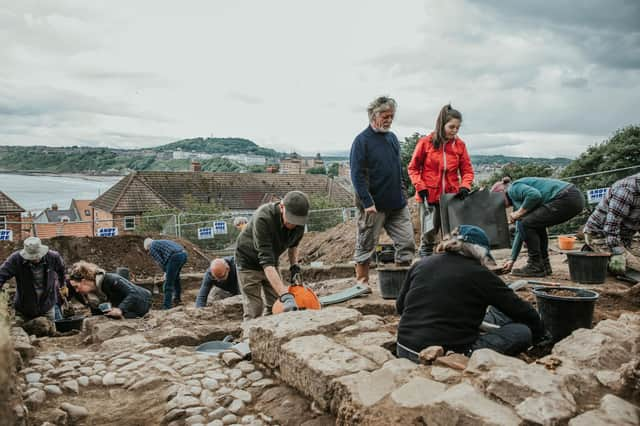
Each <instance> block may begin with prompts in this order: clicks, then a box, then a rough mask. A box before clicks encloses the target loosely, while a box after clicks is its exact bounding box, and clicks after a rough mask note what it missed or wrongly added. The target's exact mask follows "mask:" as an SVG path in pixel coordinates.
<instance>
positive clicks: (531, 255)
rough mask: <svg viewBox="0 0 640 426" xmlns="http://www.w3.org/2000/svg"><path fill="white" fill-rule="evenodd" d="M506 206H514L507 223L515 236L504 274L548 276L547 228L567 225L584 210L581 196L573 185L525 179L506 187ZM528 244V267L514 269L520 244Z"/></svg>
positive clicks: (557, 181)
mask: <svg viewBox="0 0 640 426" xmlns="http://www.w3.org/2000/svg"><path fill="white" fill-rule="evenodd" d="M505 196H506V203H507V205H508V206H513V209H514V211H513V212H512V213H511V214H510V216H509V222H511V223H515V225H516V234H515V237H514V241H513V246H512V249H511V258H510V259H509V260H508V261H507V262H506V263H505V264H504V265H503V267H502V268H503V270H504V272H510V271H511V273H512V274H513V275H516V276H520V277H544V276H546V275H551V273H552V270H551V263H550V262H549V237H548V235H547V227H548V226H553V225H558V224H560V223H563V222H566V221H567V220H569V219H571V218H572V217H574V216H576V215H577V214H578V213H580V212H581V211H582V209H583V208H584V196H583V195H582V192H580V190H579V189H578V188H576V187H575V185H573V184H571V183H568V182H563V181H561V180H558V179H548V178H537V177H525V178H521V179H518V180H516V181H515V182H513V183H512V184H511V185H507V186H506V192H505ZM523 241H524V242H526V243H527V250H528V259H527V264H526V265H525V266H523V267H522V268H514V269H513V270H512V269H511V268H512V267H513V264H514V262H515V261H516V259H517V258H518V255H519V254H520V249H521V248H522V242H523Z"/></svg>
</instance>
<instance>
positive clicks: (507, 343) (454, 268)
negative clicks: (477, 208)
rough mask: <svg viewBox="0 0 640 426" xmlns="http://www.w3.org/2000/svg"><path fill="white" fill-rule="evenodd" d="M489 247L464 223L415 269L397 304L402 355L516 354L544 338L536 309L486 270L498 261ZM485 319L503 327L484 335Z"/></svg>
mask: <svg viewBox="0 0 640 426" xmlns="http://www.w3.org/2000/svg"><path fill="white" fill-rule="evenodd" d="M489 247H490V246H489V238H488V237H487V235H486V233H485V232H484V231H483V230H482V229H481V228H479V227H477V226H472V225H461V226H459V227H458V228H457V229H456V230H454V232H453V233H452V235H451V236H450V237H449V238H448V239H445V240H443V241H442V242H441V243H440V244H439V245H438V247H437V248H436V252H437V253H438V254H437V255H434V256H429V257H426V258H424V259H422V260H420V261H419V262H417V263H415V264H414V265H413V266H412V267H411V269H410V270H409V272H408V273H407V277H406V280H405V282H404V284H403V286H402V289H401V290H400V294H399V295H398V299H397V300H396V309H397V311H398V313H399V314H400V315H401V317H400V324H399V325H398V343H397V352H398V356H399V357H401V358H408V359H410V360H412V361H414V362H418V360H419V357H418V355H419V353H420V351H421V350H423V349H425V348H427V347H429V346H442V347H443V348H444V350H445V351H449V350H451V351H454V352H458V353H462V354H465V355H470V354H471V353H472V352H473V351H474V350H477V349H481V348H489V349H493V350H494V351H496V352H500V353H503V354H506V355H515V354H518V353H520V352H522V351H524V350H526V349H527V348H528V347H529V346H530V345H531V344H532V343H534V342H537V341H539V340H540V339H542V338H543V337H544V327H543V324H542V321H541V320H540V316H539V315H538V313H537V312H536V310H535V309H534V308H533V307H532V306H531V304H529V303H527V302H525V301H524V300H522V299H520V298H519V297H518V295H516V293H515V292H514V291H513V290H511V289H510V288H509V287H508V286H507V285H506V284H505V283H504V282H503V281H502V280H501V279H500V278H498V277H497V276H496V275H495V274H494V273H492V272H491V271H489V269H487V267H486V266H485V265H486V264H491V263H495V262H494V261H493V257H492V256H491V253H490V251H489ZM489 306H491V308H490V309H488V310H487V308H488V307H489ZM483 320H484V321H487V322H490V323H493V324H495V325H497V326H500V328H496V329H492V330H490V331H489V332H487V333H484V334H481V333H480V329H479V327H480V325H481V324H482V321H483Z"/></svg>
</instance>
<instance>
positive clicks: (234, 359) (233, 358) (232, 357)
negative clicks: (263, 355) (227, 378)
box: [222, 352, 242, 367]
mask: <svg viewBox="0 0 640 426" xmlns="http://www.w3.org/2000/svg"><path fill="white" fill-rule="evenodd" d="M240 361H242V357H241V356H240V355H238V354H237V353H235V352H224V353H223V354H222V362H224V363H225V364H226V365H228V366H230V367H232V366H234V365H236V364H237V363H239V362H240Z"/></svg>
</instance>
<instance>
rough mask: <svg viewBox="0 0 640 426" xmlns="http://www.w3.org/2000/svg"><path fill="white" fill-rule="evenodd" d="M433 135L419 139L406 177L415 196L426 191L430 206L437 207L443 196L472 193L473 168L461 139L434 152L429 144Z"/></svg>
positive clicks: (449, 142)
mask: <svg viewBox="0 0 640 426" xmlns="http://www.w3.org/2000/svg"><path fill="white" fill-rule="evenodd" d="M432 137H433V133H432V134H430V135H428V136H424V137H422V138H420V140H419V141H418V143H417V145H416V149H415V151H413V157H411V161H410V162H409V167H408V170H409V177H410V178H411V183H412V184H413V186H415V188H416V200H418V201H422V200H421V199H420V195H418V193H419V192H420V191H422V190H423V189H426V190H427V191H429V198H428V200H427V201H428V202H429V203H438V202H439V201H440V195H442V194H443V193H446V194H451V193H456V192H458V190H459V189H460V187H465V188H467V189H469V190H470V189H471V183H472V182H473V167H472V166H471V159H470V158H469V153H468V152H467V147H466V145H465V144H464V142H463V141H462V139H460V138H458V137H456V138H455V139H454V140H453V141H448V142H447V143H446V144H444V146H440V148H439V149H435V148H434V147H433V144H432V143H431V139H432Z"/></svg>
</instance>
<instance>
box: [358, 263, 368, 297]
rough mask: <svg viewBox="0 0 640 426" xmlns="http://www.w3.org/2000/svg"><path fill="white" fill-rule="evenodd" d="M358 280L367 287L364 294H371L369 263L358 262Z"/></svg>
mask: <svg viewBox="0 0 640 426" xmlns="http://www.w3.org/2000/svg"><path fill="white" fill-rule="evenodd" d="M355 268H356V281H357V283H358V284H362V285H364V286H366V287H367V291H365V292H364V293H363V294H371V286H370V285H369V263H356V266H355Z"/></svg>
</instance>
